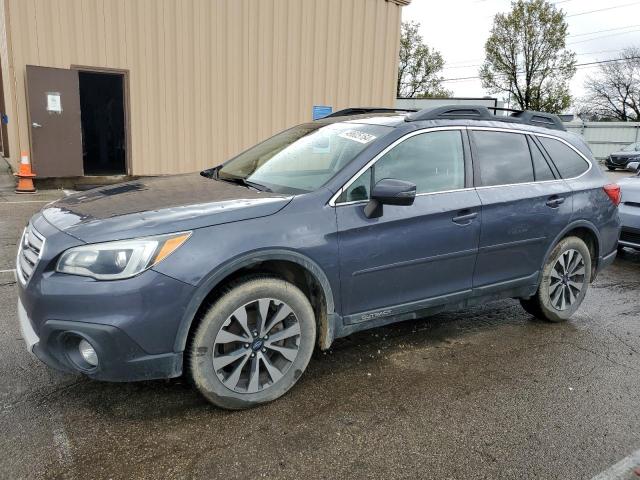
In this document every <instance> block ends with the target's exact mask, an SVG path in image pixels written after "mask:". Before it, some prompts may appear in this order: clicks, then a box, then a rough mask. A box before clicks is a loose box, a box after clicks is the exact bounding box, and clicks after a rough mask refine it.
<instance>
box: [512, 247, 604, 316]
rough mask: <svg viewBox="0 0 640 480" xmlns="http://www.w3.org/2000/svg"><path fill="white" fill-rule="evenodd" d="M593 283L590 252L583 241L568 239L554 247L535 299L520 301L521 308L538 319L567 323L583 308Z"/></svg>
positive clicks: (543, 271)
mask: <svg viewBox="0 0 640 480" xmlns="http://www.w3.org/2000/svg"><path fill="white" fill-rule="evenodd" d="M563 265H567V268H566V269H565V268H564V267H563ZM590 281H591V254H590V252H589V248H588V247H587V245H586V244H585V243H584V241H582V240H581V239H580V238H578V237H567V238H564V239H562V240H561V241H560V242H559V243H558V245H556V246H555V248H554V249H553V250H552V252H551V254H550V255H549V258H548V259H547V261H546V262H545V264H544V267H543V268H542V275H541V278H540V285H539V286H538V290H537V291H536V293H535V295H534V296H533V297H531V298H528V299H521V300H520V304H521V305H522V307H523V308H524V309H525V310H526V311H527V312H528V313H530V314H531V315H533V316H535V317H537V318H540V319H543V320H547V321H549V322H564V321H565V320H567V319H569V318H570V317H571V316H572V315H573V314H574V313H575V312H576V310H578V308H579V307H580V305H581V304H582V301H583V300H584V297H585V294H586V293H587V289H588V287H589V283H590Z"/></svg>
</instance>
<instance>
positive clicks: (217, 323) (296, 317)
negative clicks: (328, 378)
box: [187, 277, 316, 410]
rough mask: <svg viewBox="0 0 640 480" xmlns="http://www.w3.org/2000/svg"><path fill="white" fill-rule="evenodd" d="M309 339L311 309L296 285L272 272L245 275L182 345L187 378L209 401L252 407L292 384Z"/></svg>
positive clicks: (301, 368)
mask: <svg viewBox="0 0 640 480" xmlns="http://www.w3.org/2000/svg"><path fill="white" fill-rule="evenodd" d="M287 307H288V310H287ZM264 312H266V315H265V314H264ZM263 316H266V322H265V321H264V319H263ZM223 327H224V328H223ZM269 337H271V338H269ZM276 338H278V339H277V340H276ZM315 340H316V321H315V315H314V312H313V308H312V307H311V304H310V303H309V300H308V299H307V297H306V296H305V294H304V293H302V291H301V290H300V289H299V288H298V287H296V286H295V285H293V284H291V283H289V282H287V281H285V280H282V279H279V278H274V277H253V278H245V279H244V280H241V281H239V282H237V283H234V284H232V285H230V286H229V287H228V288H227V289H225V291H224V292H223V294H222V295H221V296H220V297H219V298H218V300H217V301H216V302H215V303H214V304H212V305H211V306H210V307H209V309H208V310H207V311H206V312H205V313H204V315H203V316H202V319H201V321H200V323H199V324H198V327H197V329H196V331H195V334H194V335H193V339H192V341H191V342H190V345H189V347H188V349H187V356H188V360H189V365H188V366H189V373H190V376H191V380H192V381H193V383H194V384H195V385H196V387H197V388H198V390H199V391H200V392H201V393H202V395H204V397H205V398H206V399H207V400H209V401H210V402H211V403H213V404H214V405H217V406H219V407H222V408H226V409H232V410H238V409H244V408H250V407H255V406H258V405H261V404H263V403H267V402H270V401H272V400H275V399H276V398H279V397H281V396H282V395H284V394H285V393H286V392H287V391H288V390H289V389H290V388H291V387H293V385H294V384H295V383H296V382H297V380H298V378H300V376H301V375H302V373H303V372H304V370H305V369H306V368H307V365H308V363H309V360H310V359H311V355H312V353H313V348H314V345H315ZM234 358H236V359H235V360H234ZM214 365H215V366H214ZM238 369H239V370H238ZM256 372H257V374H256Z"/></svg>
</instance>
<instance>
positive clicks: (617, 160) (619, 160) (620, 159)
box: [611, 155, 627, 165]
mask: <svg viewBox="0 0 640 480" xmlns="http://www.w3.org/2000/svg"><path fill="white" fill-rule="evenodd" d="M611 162H612V163H615V164H616V165H622V164H625V163H627V159H626V158H625V157H614V156H613V155H611Z"/></svg>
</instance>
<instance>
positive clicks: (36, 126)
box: [31, 122, 42, 128]
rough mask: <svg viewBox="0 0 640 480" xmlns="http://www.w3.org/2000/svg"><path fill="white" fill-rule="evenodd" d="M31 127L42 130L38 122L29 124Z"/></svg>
mask: <svg viewBox="0 0 640 480" xmlns="http://www.w3.org/2000/svg"><path fill="white" fill-rule="evenodd" d="M31 126H32V127H33V128H42V125H40V124H39V123H38V122H33V123H32V124H31Z"/></svg>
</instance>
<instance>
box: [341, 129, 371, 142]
mask: <svg viewBox="0 0 640 480" xmlns="http://www.w3.org/2000/svg"><path fill="white" fill-rule="evenodd" d="M338 136H339V137H342V138H346V139H347V140H353V141H354V142H358V143H369V142H372V141H373V140H375V139H376V136H375V135H371V134H370V133H365V132H361V131H359V130H347V131H346V132H342V133H341V134H339V135H338Z"/></svg>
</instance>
